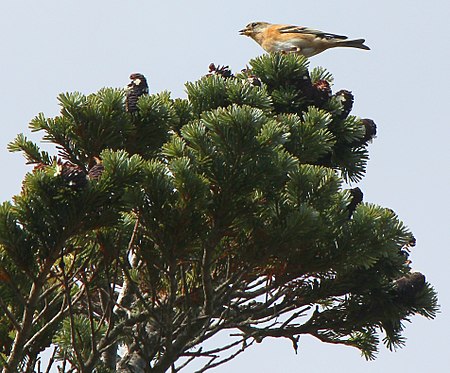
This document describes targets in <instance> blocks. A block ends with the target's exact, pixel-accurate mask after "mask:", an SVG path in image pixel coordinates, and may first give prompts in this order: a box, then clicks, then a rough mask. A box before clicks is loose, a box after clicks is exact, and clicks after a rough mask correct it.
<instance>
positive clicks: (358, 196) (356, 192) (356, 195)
mask: <svg viewBox="0 0 450 373" xmlns="http://www.w3.org/2000/svg"><path fill="white" fill-rule="evenodd" d="M349 192H350V195H351V196H352V199H351V201H350V203H349V204H348V206H347V210H348V217H349V219H350V218H351V217H352V215H353V213H354V212H355V210H356V206H358V205H359V204H360V203H361V202H362V200H363V197H364V194H363V192H362V191H361V189H359V188H358V187H356V188H353V189H350V190H349Z"/></svg>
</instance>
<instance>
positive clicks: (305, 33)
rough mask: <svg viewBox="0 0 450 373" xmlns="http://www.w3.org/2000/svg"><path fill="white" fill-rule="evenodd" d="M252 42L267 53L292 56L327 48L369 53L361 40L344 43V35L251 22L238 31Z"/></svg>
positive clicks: (313, 52) (311, 53) (316, 52)
mask: <svg viewBox="0 0 450 373" xmlns="http://www.w3.org/2000/svg"><path fill="white" fill-rule="evenodd" d="M239 33H240V34H241V35H245V36H248V37H250V38H252V39H253V40H255V41H256V42H257V43H258V44H259V45H261V47H262V48H263V49H264V50H265V51H266V52H269V53H272V52H283V53H295V54H299V55H303V56H305V57H311V56H314V55H316V54H319V53H321V52H323V51H324V50H326V49H329V48H335V47H350V48H359V49H365V50H370V48H369V47H368V46H367V45H365V44H364V42H365V40H364V39H353V40H348V37H347V36H343V35H336V34H330V33H328V32H323V31H319V30H314V29H311V28H309V27H305V26H294V25H281V24H271V23H269V22H252V23H249V24H248V25H247V26H245V28H244V29H242V30H239Z"/></svg>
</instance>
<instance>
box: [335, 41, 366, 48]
mask: <svg viewBox="0 0 450 373" xmlns="http://www.w3.org/2000/svg"><path fill="white" fill-rule="evenodd" d="M364 42H365V40H364V39H355V40H340V41H339V42H338V44H337V46H339V47H351V48H359V49H365V50H370V48H369V47H368V46H367V45H365V44H364Z"/></svg>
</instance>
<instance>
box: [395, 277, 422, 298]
mask: <svg viewBox="0 0 450 373" xmlns="http://www.w3.org/2000/svg"><path fill="white" fill-rule="evenodd" d="M394 284H395V289H396V292H397V295H398V296H399V298H400V299H402V300H406V301H411V300H413V299H414V297H415V296H416V295H417V294H418V293H419V292H420V291H421V290H422V289H423V288H424V286H425V276H424V275H423V274H422V273H420V272H413V273H410V274H408V275H406V276H403V277H400V278H399V279H398V280H396V281H395V282H394Z"/></svg>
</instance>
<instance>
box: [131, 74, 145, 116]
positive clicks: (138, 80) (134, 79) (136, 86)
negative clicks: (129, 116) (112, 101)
mask: <svg viewBox="0 0 450 373" xmlns="http://www.w3.org/2000/svg"><path fill="white" fill-rule="evenodd" d="M130 79H131V82H130V83H129V84H128V85H127V97H126V99H125V108H126V111H128V112H129V113H135V112H137V110H138V108H137V102H138V100H139V97H141V96H142V95H147V94H148V85H147V79H145V77H144V75H142V74H139V73H134V74H131V75H130Z"/></svg>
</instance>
